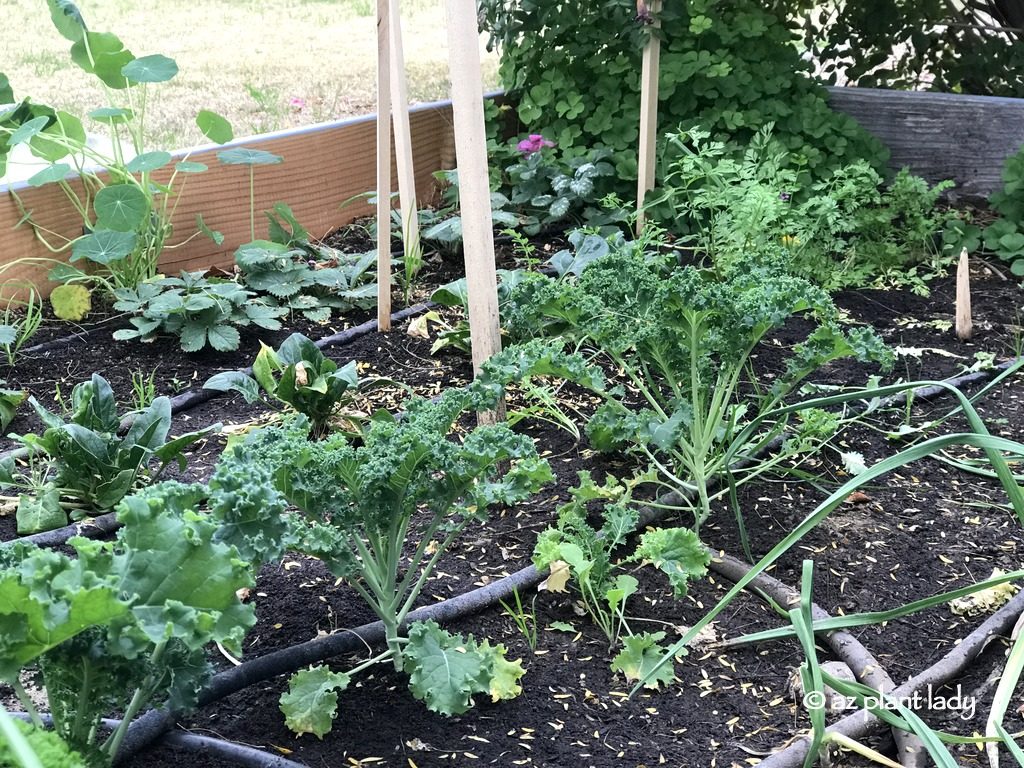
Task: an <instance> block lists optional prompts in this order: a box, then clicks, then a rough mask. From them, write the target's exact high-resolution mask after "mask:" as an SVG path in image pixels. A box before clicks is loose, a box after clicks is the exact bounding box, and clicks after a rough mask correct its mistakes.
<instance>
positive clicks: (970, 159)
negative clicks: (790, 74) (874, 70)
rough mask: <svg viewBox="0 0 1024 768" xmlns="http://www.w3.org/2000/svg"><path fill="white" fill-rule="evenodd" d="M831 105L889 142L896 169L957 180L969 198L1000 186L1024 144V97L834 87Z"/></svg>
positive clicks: (960, 194)
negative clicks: (1008, 161)
mask: <svg viewBox="0 0 1024 768" xmlns="http://www.w3.org/2000/svg"><path fill="white" fill-rule="evenodd" d="M829 104H830V105H831V106H832V108H833V109H835V110H838V111H839V112H844V113H846V114H848V115H850V117H852V118H854V119H855V120H856V121H857V122H858V123H860V124H861V125H862V126H864V128H865V129H867V130H868V131H869V132H870V133H872V134H874V136H876V137H877V138H878V139H879V140H880V141H881V142H882V143H883V144H885V145H886V146H887V147H888V148H889V151H890V152H891V153H892V156H891V158H890V161H889V164H890V165H891V166H892V167H893V168H895V169H898V168H902V167H907V168H910V170H911V171H913V172H914V173H916V174H917V175H919V176H923V177H924V178H926V179H928V181H931V182H937V181H941V180H943V179H952V180H953V181H955V182H956V184H957V188H956V190H954V194H955V195H956V196H957V197H959V198H961V199H965V200H978V199H984V198H987V197H988V196H989V195H990V194H991V193H992V192H994V191H995V190H997V189H999V188H1001V187H1002V180H1001V179H1000V173H1001V172H1002V168H1003V164H1004V163H1005V161H1006V158H1007V157H1009V156H1010V155H1012V154H1013V153H1015V152H1016V151H1017V150H1018V149H1019V148H1020V147H1021V145H1024V99H1007V98H996V97H992V96H962V95H959V94H950V93H929V92H923V91H886V90H880V89H875V88H829Z"/></svg>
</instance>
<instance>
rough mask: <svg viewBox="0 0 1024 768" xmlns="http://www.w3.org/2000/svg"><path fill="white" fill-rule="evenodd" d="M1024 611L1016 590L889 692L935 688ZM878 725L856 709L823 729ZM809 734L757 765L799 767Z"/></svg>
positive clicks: (865, 730)
mask: <svg viewBox="0 0 1024 768" xmlns="http://www.w3.org/2000/svg"><path fill="white" fill-rule="evenodd" d="M1022 612H1024V592H1019V593H1018V594H1017V595H1016V596H1015V597H1014V598H1013V599H1012V600H1010V602H1008V603H1007V604H1006V605H1004V606H1003V607H1002V608H1000V609H999V610H998V611H996V612H995V613H994V614H992V615H991V616H989V618H988V619H986V620H985V622H984V623H983V624H981V626H979V627H978V628H977V629H975V630H974V631H973V632H971V634H969V635H968V636H967V637H965V638H964V639H963V640H961V641H960V643H959V644H958V645H956V646H954V647H953V649H952V650H951V651H950V652H949V653H947V654H946V655H945V656H943V657H942V658H941V659H939V660H938V661H937V662H936V663H935V664H933V665H932V666H930V667H928V668H927V669H925V670H924V671H923V672H920V673H918V674H917V675H915V676H914V677H912V678H910V680H908V681H907V682H905V683H904V684H903V685H901V686H899V687H897V688H896V689H894V690H893V691H891V692H890V693H889V696H891V697H892V698H896V699H909V698H912V697H913V696H914V694H915V693H917V694H920V693H922V692H923V691H925V690H928V687H929V686H931V688H932V689H933V690H934V689H935V688H938V687H940V686H942V685H945V684H946V683H948V682H949V681H950V680H952V679H953V678H955V677H956V676H958V675H959V674H961V673H962V672H963V671H964V670H966V669H967V667H968V666H970V664H971V662H973V661H974V660H975V659H976V658H978V656H980V655H981V653H982V651H984V650H985V647H986V646H987V645H988V643H989V641H990V640H991V639H992V638H993V637H995V636H997V635H1005V634H1007V633H1008V632H1010V631H1011V630H1012V629H1013V625H1014V624H1015V623H1016V622H1017V619H1018V618H1019V617H1020V615H1021V613H1022ZM879 725H881V721H880V720H879V719H878V718H877V717H875V716H874V715H872V714H871V713H870V712H868V711H867V710H863V709H862V710H859V711H857V712H854V713H853V714H851V715H847V716H846V717H844V718H843V719H841V720H839V721H837V722H836V723H833V724H832V725H830V726H829V727H828V728H826V732H828V733H838V734H841V735H843V736H846V737H847V738H850V739H855V740H860V739H862V738H863V737H864V736H866V735H867V734H869V733H870V732H871V731H872V730H874V729H875V728H877V727H878V726H879ZM809 746H810V738H809V737H808V736H806V735H804V736H801V737H799V738H798V739H797V740H795V741H793V742H791V743H790V744H789V745H788V746H786V747H785V748H784V749H782V750H780V751H778V752H775V753H774V754H772V755H769V756H768V757H766V758H765V759H764V760H762V761H761V762H760V763H758V766H759V768H800V766H802V765H803V764H804V760H805V758H806V757H807V750H808V748H809Z"/></svg>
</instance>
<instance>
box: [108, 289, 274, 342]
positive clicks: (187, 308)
mask: <svg viewBox="0 0 1024 768" xmlns="http://www.w3.org/2000/svg"><path fill="white" fill-rule="evenodd" d="M114 295H115V296H116V297H117V301H116V302H115V303H114V308H115V309H118V310H120V311H122V312H130V313H132V314H133V315H134V316H133V317H131V318H130V322H131V324H132V327H131V328H122V329H121V330H118V331H115V332H114V338H115V339H118V340H122V341H123V340H127V339H141V340H142V341H152V340H153V339H155V338H156V336H157V334H159V333H170V334H172V335H174V336H177V337H178V342H179V343H180V344H181V348H182V349H183V350H184V351H185V352H198V351H199V350H201V349H203V348H205V347H206V346H207V345H209V346H211V347H213V348H214V349H216V350H218V351H220V352H229V351H231V350H235V349H238V345H239V343H240V342H241V336H240V335H239V333H238V328H239V327H245V326H248V325H256V326H259V327H260V328H266V329H267V330H270V331H276V330H278V329H279V328H280V327H281V321H280V320H279V319H278V318H279V317H281V316H282V315H283V314H285V313H286V312H287V309H285V308H284V307H280V306H275V305H272V304H271V303H269V302H267V301H265V300H264V299H262V298H261V297H259V296H257V295H256V294H255V293H253V292H252V291H250V290H247V289H245V288H243V287H241V286H240V285H239V284H238V283H236V282H235V281H234V280H228V279H225V278H218V277H206V276H205V273H204V272H203V271H197V272H182V273H181V276H180V277H160V278H156V279H153V280H147V281H146V282H143V283H140V284H139V285H138V286H137V287H135V288H118V289H117V290H116V291H115V292H114Z"/></svg>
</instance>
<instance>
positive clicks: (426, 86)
mask: <svg viewBox="0 0 1024 768" xmlns="http://www.w3.org/2000/svg"><path fill="white" fill-rule="evenodd" d="M78 6H79V8H80V9H81V11H82V15H83V16H84V18H85V20H86V23H87V24H88V25H89V27H90V29H92V30H96V31H104V32H113V33H114V34H116V35H118V36H119V37H120V38H121V40H122V41H124V43H125V45H126V47H127V48H128V49H129V50H130V51H132V53H134V54H135V55H136V56H143V55H146V54H151V53H162V54H164V55H166V56H170V57H171V58H173V59H175V60H176V61H177V62H178V67H179V74H178V76H177V77H176V78H175V79H174V80H172V81H171V82H169V83H166V84H164V85H158V86H150V87H151V88H153V89H154V91H155V93H154V96H153V97H151V101H150V104H151V106H150V107H149V109H148V110H147V115H146V127H147V134H148V136H149V137H150V138H149V141H148V142H147V144H148V148H150V149H155V148H161V149H173V148H179V147H185V146H191V145H194V144H199V143H202V142H203V141H204V140H203V138H202V135H201V134H200V133H199V130H198V129H197V128H196V126H195V123H194V118H195V115H196V113H197V112H198V111H199V110H200V109H212V110H214V111H215V112H218V113H220V114H222V115H224V116H225V117H226V118H228V120H230V121H231V123H232V125H233V126H234V129H235V135H236V136H245V135H249V134H254V133H265V132H267V131H274V130H279V129H282V128H290V127H294V126H299V125H306V124H311V123H318V122H324V121H328V120H334V119H337V118H339V117H345V116H350V115H358V114H365V113H367V112H372V111H374V108H375V99H376V96H375V90H376V44H377V37H376V19H375V15H374V14H375V7H376V4H375V1H374V0H160V2H156V3H139V2H136V1H135V0H80V2H79V3H78ZM0 14H2V16H3V19H4V25H3V30H2V31H0V71H2V72H3V73H4V74H6V75H7V76H8V77H9V78H10V82H11V86H12V87H13V88H14V93H15V97H16V98H23V97H26V96H28V97H30V98H32V100H33V101H37V102H42V103H45V104H50V105H51V106H55V107H58V108H61V109H65V110H68V111H70V112H73V113H74V114H79V115H84V114H85V113H86V112H88V111H90V110H92V109H95V108H97V107H100V106H105V105H106V103H107V102H106V100H105V99H106V97H105V95H104V92H103V90H102V88H101V87H100V85H99V82H98V81H97V80H96V79H95V78H94V77H93V76H91V75H88V74H86V73H85V72H83V71H82V70H80V69H78V67H76V66H75V65H74V64H73V63H71V60H70V57H69V55H68V50H69V47H70V43H68V41H66V40H65V39H64V38H62V37H61V36H60V35H59V34H58V33H57V31H56V29H55V28H54V26H53V24H52V23H51V21H50V16H49V13H48V12H47V9H46V2H45V0H0ZM402 16H403V25H404V33H405V34H404V37H405V55H406V70H407V73H408V78H409V95H410V99H411V100H412V101H431V100H435V99H440V98H447V93H448V79H447V78H448V60H447V56H448V46H447V38H446V32H445V21H444V0H405V2H404V3H402ZM496 69H497V60H496V57H495V56H493V55H491V54H486V53H485V59H484V72H483V73H482V76H483V78H484V82H485V86H486V87H488V88H493V87H494V86H495V85H496V82H497V77H496ZM293 100H296V101H294V102H293ZM298 100H301V101H298Z"/></svg>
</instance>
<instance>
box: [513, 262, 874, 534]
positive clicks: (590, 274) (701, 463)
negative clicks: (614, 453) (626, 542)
mask: <svg viewBox="0 0 1024 768" xmlns="http://www.w3.org/2000/svg"><path fill="white" fill-rule="evenodd" d="M513 302H514V304H515V310H514V311H513V312H510V316H509V323H510V326H511V332H512V333H513V335H518V336H526V335H530V334H531V333H533V334H537V333H545V332H550V331H551V330H552V329H554V330H555V331H557V332H558V333H560V334H562V337H563V338H564V339H565V340H567V341H569V342H571V343H573V344H576V345H583V344H589V345H593V346H595V347H597V348H598V349H599V350H600V351H601V352H603V353H604V355H606V356H607V358H608V359H609V361H610V362H611V363H612V364H613V366H614V367H615V369H616V370H619V371H621V372H622V375H623V376H624V377H625V385H626V387H625V389H618V390H617V389H614V388H611V389H606V390H605V391H603V392H602V393H601V394H602V396H603V397H604V400H605V402H604V404H603V405H601V406H600V407H599V408H598V410H597V412H596V413H595V414H594V416H593V418H592V419H591V420H590V422H589V423H588V424H587V434H588V436H589V438H590V441H591V444H592V445H593V446H594V447H595V448H597V449H599V450H621V449H628V450H632V451H636V452H638V453H639V454H641V455H642V456H643V457H645V458H646V459H647V460H649V461H650V462H651V465H652V466H653V467H654V468H656V469H657V470H658V473H659V475H660V477H661V478H662V481H663V482H665V483H667V484H668V485H669V486H671V487H672V488H674V489H676V490H679V491H685V492H687V493H690V494H692V499H693V502H692V505H693V508H694V513H695V522H696V524H697V525H698V526H699V525H700V524H701V523H702V522H703V521H704V520H705V519H706V518H707V516H708V514H709V513H710V509H711V500H712V497H713V494H712V492H711V490H710V488H711V485H712V483H714V482H716V481H718V480H729V482H730V483H740V482H744V481H746V480H749V479H750V478H752V477H755V476H757V475H758V474H760V473H762V472H764V471H765V470H766V469H767V468H769V467H770V466H772V465H775V464H777V463H778V462H780V461H782V460H783V458H784V457H785V453H781V454H775V455H774V457H773V458H772V459H770V460H768V461H763V462H756V463H754V464H753V465H752V466H750V467H748V468H747V469H745V470H734V469H733V468H732V465H733V463H734V462H735V461H737V460H738V459H739V458H741V457H745V456H750V455H753V454H756V452H757V451H758V449H759V448H760V447H762V446H764V445H767V444H768V443H769V442H771V441H773V440H774V439H775V438H776V437H777V436H778V435H780V434H781V433H782V432H783V430H784V429H785V427H786V424H787V421H786V419H784V418H779V419H772V418H769V415H770V413H771V411H772V410H773V409H774V408H775V407H776V406H778V405H779V404H780V403H782V402H783V400H784V398H786V397H787V396H789V395H791V394H792V393H793V392H794V391H795V390H796V388H797V387H798V386H799V385H800V383H801V382H802V381H803V380H804V379H805V378H806V377H807V376H809V375H810V374H812V373H814V372H815V371H816V370H818V369H819V368H820V367H822V366H823V365H825V364H826V363H828V362H829V361H831V360H835V359H838V358H842V357H855V358H857V359H858V360H875V361H880V362H887V361H888V360H889V354H888V352H887V350H886V349H885V347H884V346H883V345H882V343H881V342H880V341H879V339H878V338H877V337H876V336H875V335H874V334H873V333H872V332H871V331H870V330H867V329H863V328H855V329H851V330H848V331H844V330H843V329H842V328H841V327H840V325H839V316H838V312H837V310H836V308H835V306H834V305H833V303H832V301H831V299H830V298H829V296H828V294H827V293H825V292H824V291H823V290H822V289H820V288H817V287H815V286H814V285H812V284H810V283H809V282H807V281H806V280H803V279H800V278H796V277H792V276H789V275H785V274H779V273H778V272H776V271H775V270H774V269H772V268H771V266H770V265H769V266H766V267H763V268H759V267H758V266H757V265H756V264H748V265H747V269H746V271H744V272H742V273H740V272H737V274H734V275H732V276H731V277H729V278H728V279H719V278H716V277H715V276H713V275H712V274H710V273H708V272H704V271H700V270H698V269H695V268H693V267H685V268H681V269H680V268H673V267H672V265H670V264H669V263H668V262H667V261H666V259H665V258H663V257H660V256H650V255H649V256H647V257H645V256H643V255H642V254H638V253H633V252H630V251H628V250H619V251H617V252H614V253H612V254H610V255H609V256H607V257H605V258H603V259H600V260H598V261H597V262H595V263H594V264H592V265H590V267H589V268H588V269H587V270H586V271H585V272H584V273H583V275H582V276H581V277H580V278H579V280H577V281H561V282H556V281H554V280H549V281H547V282H543V281H534V282H531V283H526V284H524V285H523V287H522V290H520V291H519V292H518V295H517V296H513ZM795 315H803V316H804V317H805V318H806V319H808V320H810V321H812V322H813V323H814V329H813V330H812V331H810V332H809V333H808V335H807V337H806V339H805V340H804V341H802V342H800V343H798V344H796V345H794V346H793V347H792V349H791V354H790V357H789V360H788V361H787V363H786V365H785V367H784V368H783V369H782V370H779V371H776V372H775V373H774V376H775V378H774V381H773V383H772V384H771V386H770V387H768V388H767V389H764V390H761V389H759V388H758V387H757V384H756V380H754V381H752V382H751V383H750V384H749V385H747V384H746V382H745V381H744V374H745V373H746V372H747V371H748V370H749V368H750V366H751V363H752V360H751V355H752V354H753V352H754V350H755V348H756V347H757V345H758V344H759V343H760V342H761V341H762V339H764V338H765V336H766V335H767V334H768V333H769V332H770V331H772V330H773V329H777V328H779V327H781V326H782V325H783V324H784V323H786V322H787V321H788V320H789V319H790V318H792V317H794V316H795ZM762 422H763V423H762ZM752 423H758V424H761V428H760V429H758V430H755V431H754V433H753V434H752V435H749V437H748V438H745V439H744V440H743V441H742V444H739V443H737V442H734V440H735V438H736V436H737V435H739V434H740V433H741V432H743V427H745V426H747V425H749V424H752ZM744 434H748V433H744ZM789 445H791V446H796V445H804V446H806V443H805V442H792V441H791V442H790V443H789ZM721 492H722V491H719V493H721Z"/></svg>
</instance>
